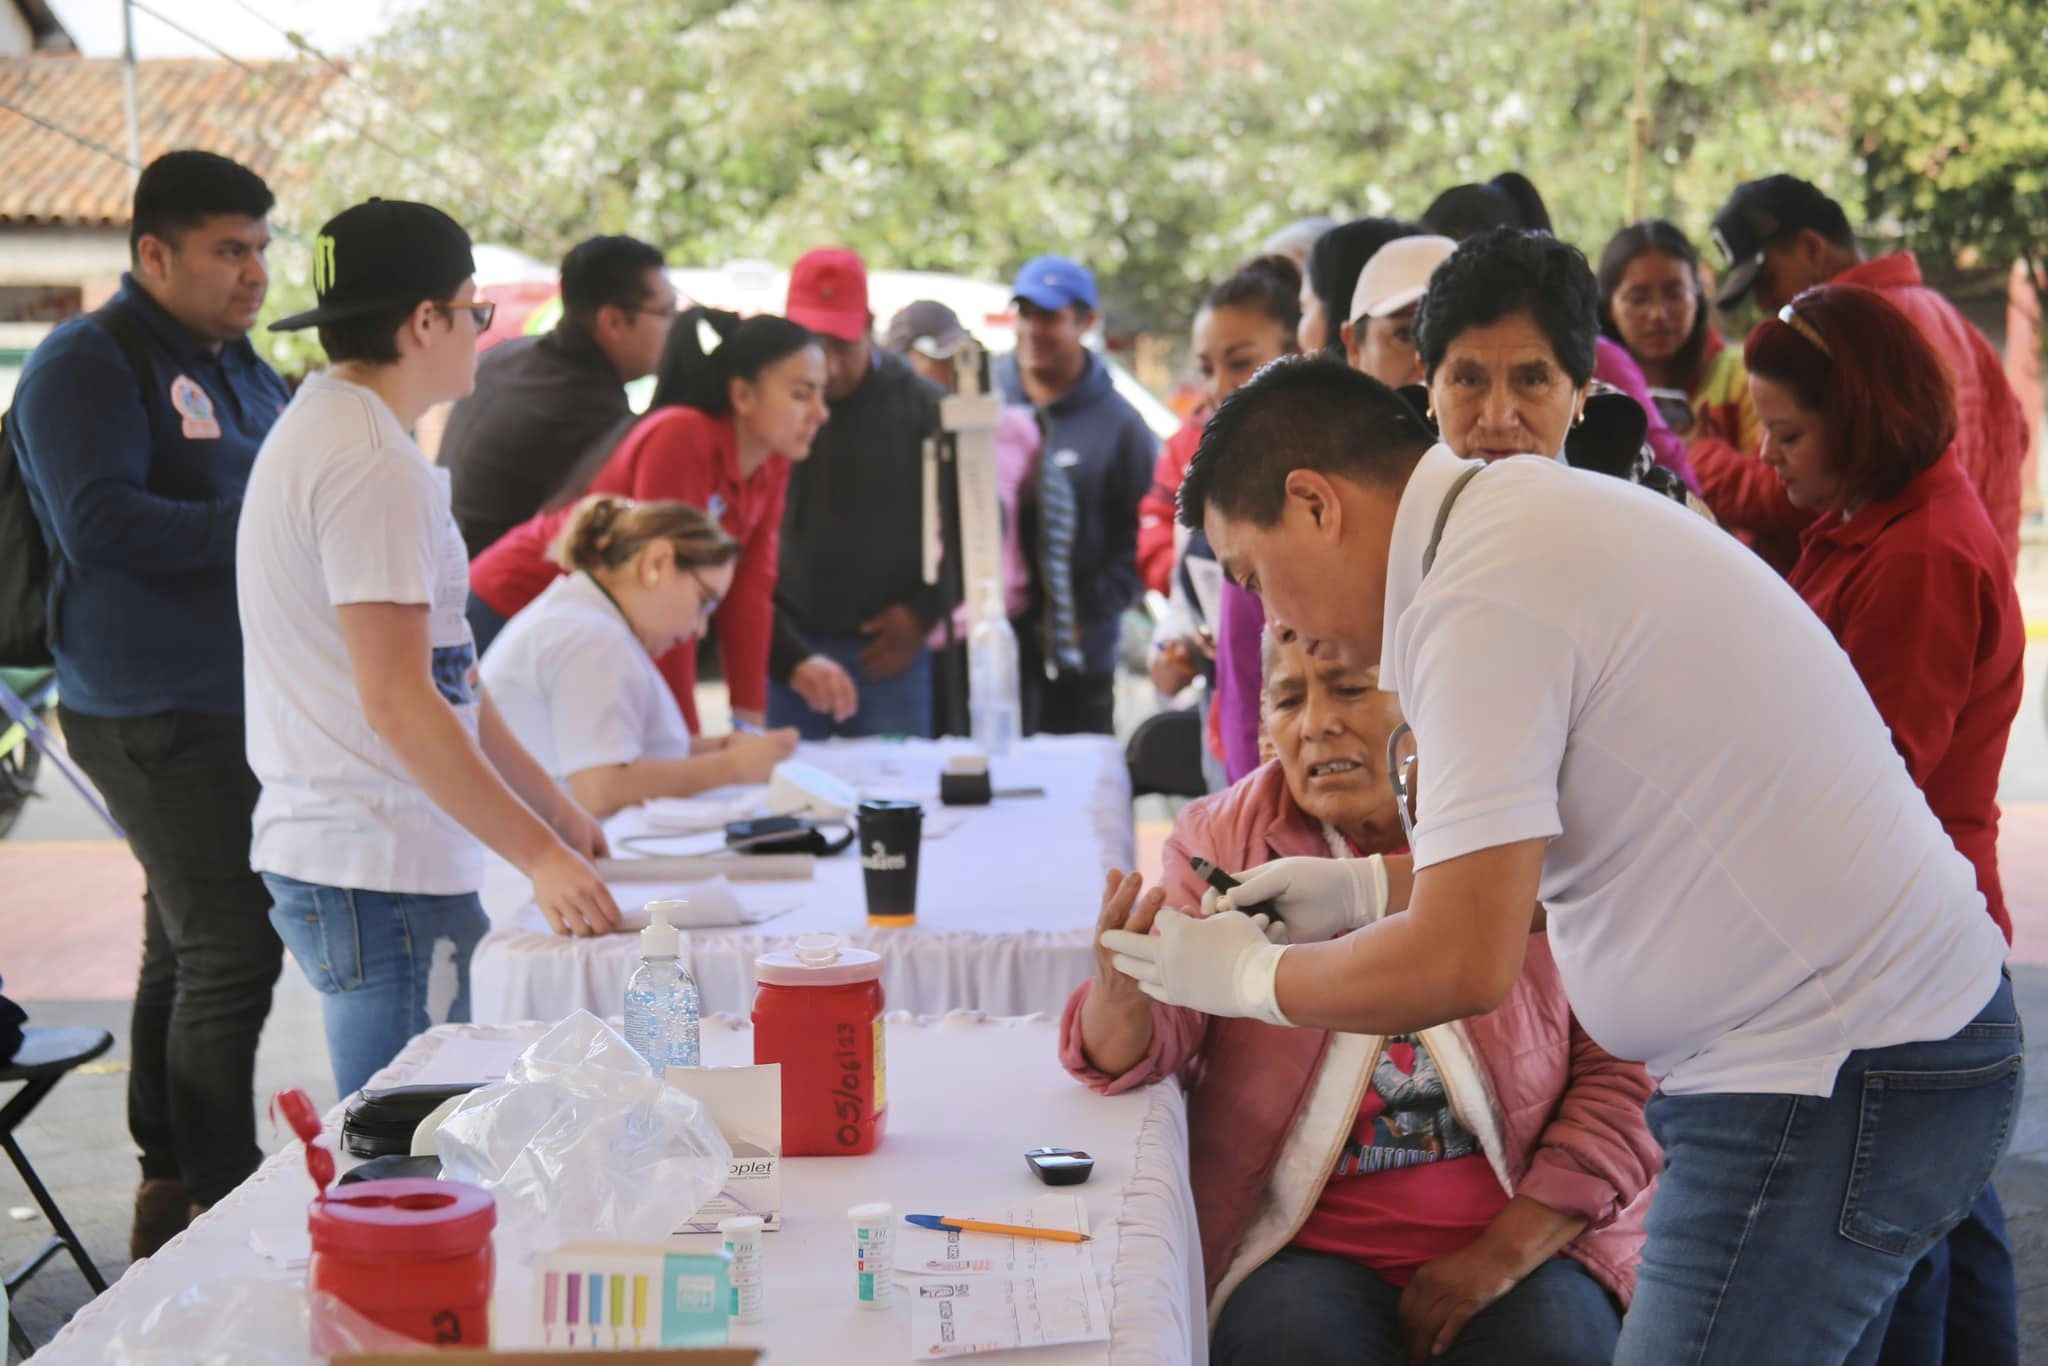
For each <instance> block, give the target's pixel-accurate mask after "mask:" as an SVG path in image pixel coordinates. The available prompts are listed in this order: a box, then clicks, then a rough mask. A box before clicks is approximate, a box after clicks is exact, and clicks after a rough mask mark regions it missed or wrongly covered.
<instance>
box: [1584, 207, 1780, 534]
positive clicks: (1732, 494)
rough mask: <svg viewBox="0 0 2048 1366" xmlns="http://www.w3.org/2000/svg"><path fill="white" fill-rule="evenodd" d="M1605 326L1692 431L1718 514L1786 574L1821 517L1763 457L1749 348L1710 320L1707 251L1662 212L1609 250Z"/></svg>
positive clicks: (1603, 290) (1691, 452)
mask: <svg viewBox="0 0 2048 1366" xmlns="http://www.w3.org/2000/svg"><path fill="white" fill-rule="evenodd" d="M1599 281H1600V331H1601V333H1602V334H1603V335H1605V336H1607V337H1610V338H1612V339H1613V340H1615V341H1617V342H1619V343H1620V344H1621V345H1623V346H1625V347H1627V348H1628V353H1629V355H1631V356H1632V357H1634V358H1635V362H1636V364H1637V365H1639V366H1641V367H1642V371H1643V378H1644V379H1645V380H1646V381H1648V383H1649V385H1650V392H1651V393H1652V394H1653V395H1658V396H1660V398H1659V403H1660V407H1661V406H1662V398H1661V395H1665V394H1671V395H1675V396H1676V400H1675V401H1674V403H1673V405H1672V407H1671V408H1670V409H1669V410H1667V411H1666V412H1665V417H1666V419H1667V420H1668V421H1669V422H1670V423H1671V426H1672V428H1673V429H1674V430H1675V431H1677V432H1679V433H1680V434H1681V435H1683V436H1684V437H1685V438H1686V441H1687V446H1686V454H1687V456H1688V458H1690V460H1691V461H1692V467H1693V471H1694V473H1695V474H1697V475H1698V476H1699V483H1700V491H1701V496H1702V497H1703V498H1704V499H1705V501H1706V504H1707V506H1708V507H1709V508H1710V509H1712V511H1713V513H1714V518H1715V520H1716V521H1718V522H1720V524H1721V525H1722V526H1724V527H1726V528H1728V530H1730V531H1731V532H1733V533H1735V535H1736V536H1737V537H1738V538H1739V539H1741V540H1742V541H1744V542H1745V543H1746V544H1748V545H1749V546H1750V547H1751V548H1752V549H1754V550H1755V551H1756V552H1757V554H1759V555H1761V556H1763V558H1764V560H1765V561H1766V562H1767V563H1768V564H1769V565H1770V566H1771V567H1772V568H1773V569H1776V570H1777V571H1778V572H1779V573H1781V574H1782V573H1784V572H1786V571H1787V570H1789V569H1790V568H1791V567H1792V562H1793V561H1794V560H1796V559H1798V558H1799V533H1800V532H1801V531H1803V530H1804V529H1805V528H1806V525H1807V523H1808V522H1810V521H1811V520H1812V518H1811V517H1809V516H1807V515H1806V514H1805V513H1803V512H1801V511H1799V509H1797V508H1796V507H1794V506H1793V505H1792V504H1790V503H1788V502H1787V501H1786V500H1785V493H1784V489H1783V488H1782V486H1780V484H1779V483H1778V481H1777V479H1776V478H1775V477H1774V476H1773V475H1772V474H1771V473H1770V471H1768V470H1766V469H1764V468H1763V467H1762V466H1761V465H1760V464H1758V463H1757V459H1756V450H1757V443H1758V439H1759V438H1760V436H1761V430H1760V428H1759V426H1758V424H1757V417H1756V405H1755V403H1754V402H1753V401H1752V400H1751V398H1750V392H1749V372H1748V371H1747V370H1746V369H1745V368H1744V367H1743V363H1742V352H1741V351H1740V350H1739V349H1738V348H1735V347H1731V346H1729V345H1728V344H1727V343H1726V342H1724V341H1723V340H1722V339H1721V334H1720V333H1718V332H1716V331H1715V330H1714V327H1713V324H1712V323H1711V322H1710V321H1709V319H1708V316H1707V314H1708V308H1707V294H1706V289H1705V287H1704V286H1703V285H1702V284H1701V283H1700V258H1699V252H1698V251H1696V250H1694V248H1693V245H1692V243H1691V242H1690V241H1689V240H1687V238H1686V236H1685V234H1684V233H1682V232H1680V231H1679V230H1678V229H1677V228H1676V227H1674V226H1673V225H1672V224H1670V223H1667V222H1665V221H1664V220H1663V219H1661V218H1650V219H1645V220H1643V221H1642V222H1640V223H1631V224H1630V225H1629V226H1628V227H1625V228H1623V229H1622V230H1621V231H1620V232H1617V233H1616V234H1614V236H1613V238H1612V239H1610V240H1609V241H1608V243H1607V249H1606V250H1605V251H1603V252H1601V253H1600V270H1599Z"/></svg>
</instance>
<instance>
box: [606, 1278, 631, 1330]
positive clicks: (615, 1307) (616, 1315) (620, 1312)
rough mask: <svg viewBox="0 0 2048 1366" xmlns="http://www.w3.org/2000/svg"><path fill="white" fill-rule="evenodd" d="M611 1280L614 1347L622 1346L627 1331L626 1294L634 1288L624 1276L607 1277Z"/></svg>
mask: <svg viewBox="0 0 2048 1366" xmlns="http://www.w3.org/2000/svg"><path fill="white" fill-rule="evenodd" d="M607 1279H608V1280H609V1281H610V1282H611V1285H610V1292H611V1296H610V1298H611V1311H612V1341H611V1345H612V1346H614V1347H618V1346H622V1345H623V1343H622V1341H621V1339H622V1338H624V1336H625V1332H626V1295H627V1292H628V1291H629V1290H630V1289H631V1288H632V1287H631V1286H630V1285H629V1284H628V1283H627V1281H626V1278H625V1277H624V1276H611V1277H607Z"/></svg>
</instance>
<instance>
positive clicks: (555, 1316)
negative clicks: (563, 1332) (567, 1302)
mask: <svg viewBox="0 0 2048 1366" xmlns="http://www.w3.org/2000/svg"><path fill="white" fill-rule="evenodd" d="M561 1303H562V1273H561V1272H559V1271H550V1272H549V1273H548V1279H547V1294H546V1299H545V1304H546V1307H545V1308H544V1309H542V1311H541V1319H540V1321H541V1324H542V1326H543V1328H544V1329H545V1330H546V1332H545V1336H546V1339H547V1341H546V1343H545V1345H546V1346H549V1347H552V1346H554V1345H555V1325H556V1324H557V1323H560V1322H561V1317H560V1314H561Z"/></svg>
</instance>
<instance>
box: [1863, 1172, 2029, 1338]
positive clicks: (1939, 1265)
mask: <svg viewBox="0 0 2048 1366" xmlns="http://www.w3.org/2000/svg"><path fill="white" fill-rule="evenodd" d="M2019 1359H2020V1324H2019V1283H2018V1277H2017V1274H2016V1273H2015V1271H2014V1269H2013V1263H2012V1246H2011V1244H2009V1243H2008V1242H2007V1241H2006V1237H2005V1208H2004V1207H2003V1206H2002V1205H2000V1204H1999V1203H1998V1192H1997V1191H1996V1190H1994V1189H1993V1188H1992V1187H1990V1186H1986V1187H1985V1188H1984V1193H1983V1194H1982V1195H1980V1196H1978V1197H1977V1203H1976V1204H1974V1205H1972V1206H1971V1207H1970V1212H1969V1214H1968V1215H1967V1216H1965V1218H1964V1219H1963V1222H1962V1223H1960V1224H1957V1225H1956V1226H1955V1227H1954V1228H1953V1229H1951V1230H1949V1235H1948V1237H1946V1238H1944V1239H1942V1240H1941V1241H1940V1242H1938V1243H1936V1244H1935V1245H1934V1246H1933V1248H1931V1249H1930V1250H1929V1251H1928V1253H1927V1255H1926V1256H1925V1257H1922V1258H1921V1259H1920V1261H1919V1263H1918V1264H1917V1265H1915V1266H1914V1268H1913V1274H1912V1275H1911V1276H1909V1277H1907V1278H1906V1285H1905V1288H1904V1289H1903V1290H1901V1291H1899V1297H1898V1299H1896V1300H1894V1301H1893V1302H1892V1313H1891V1321H1890V1322H1889V1323H1888V1324H1887V1325H1886V1326H1885V1332H1884V1349H1883V1351H1881V1352H1880V1353H1879V1354H1878V1358H1877V1360H1878V1366H1944V1364H1945V1366H2019Z"/></svg>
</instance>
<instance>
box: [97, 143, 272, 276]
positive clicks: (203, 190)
mask: <svg viewBox="0 0 2048 1366" xmlns="http://www.w3.org/2000/svg"><path fill="white" fill-rule="evenodd" d="M276 203H277V197H276V196H275V195H273V194H271V192H270V187H269V186H268V185H266V184H264V183H263V177H262V176H260V175H257V174H256V173H255V172H254V171H252V170H250V169H249V168H248V167H247V166H244V165H242V164H241V163H240V162H238V161H230V160H228V159H227V158H226V157H224V156H216V155H215V154H214V153H212V152H197V151H182V152H165V153H164V154H163V155H162V156H160V157H158V158H157V159H156V160H155V161H152V162H150V163H149V165H147V166H145V167H144V168H143V170H142V174H141V176H139V177H138V178H137V179H136V181H135V207H134V212H133V214H132V216H131V218H130V221H129V226H128V254H129V257H130V258H131V259H135V260H139V259H141V249H142V239H143V238H144V237H155V238H158V239H160V240H161V241H164V242H168V243H170V245H171V246H172V247H173V248H174V249H175V248H176V247H177V245H178V240H179V239H180V238H181V237H183V236H184V235H185V234H186V233H187V232H189V231H191V230H192V229H193V228H196V227H198V226H199V225H200V223H202V222H204V221H205V220H206V219H207V218H209V217H211V216H212V215H214V214H236V215H239V216H241V217H243V218H266V217H268V216H269V214H270V210H271V208H272V207H273V206H274V205H275V204H276Z"/></svg>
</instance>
